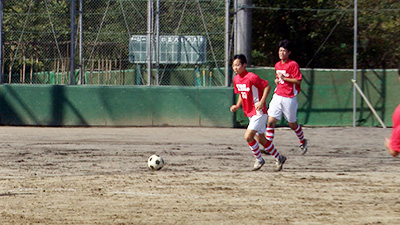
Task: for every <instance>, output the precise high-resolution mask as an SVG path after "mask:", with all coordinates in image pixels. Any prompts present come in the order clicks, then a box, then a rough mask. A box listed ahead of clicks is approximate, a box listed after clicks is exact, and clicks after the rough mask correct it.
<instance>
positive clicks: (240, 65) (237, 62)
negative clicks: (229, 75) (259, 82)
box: [232, 54, 247, 74]
mask: <svg viewBox="0 0 400 225" xmlns="http://www.w3.org/2000/svg"><path fill="white" fill-rule="evenodd" d="M246 65H247V59H246V56H245V55H243V54H239V55H235V56H233V59H232V69H233V71H234V72H235V73H236V74H241V73H243V72H244V71H245V70H246Z"/></svg>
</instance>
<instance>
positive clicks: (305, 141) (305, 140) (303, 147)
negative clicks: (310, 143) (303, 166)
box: [299, 139, 307, 155]
mask: <svg viewBox="0 0 400 225" xmlns="http://www.w3.org/2000/svg"><path fill="white" fill-rule="evenodd" d="M299 148H300V151H301V154H302V155H304V154H306V152H307V139H304V143H303V144H301V145H300V146H299Z"/></svg>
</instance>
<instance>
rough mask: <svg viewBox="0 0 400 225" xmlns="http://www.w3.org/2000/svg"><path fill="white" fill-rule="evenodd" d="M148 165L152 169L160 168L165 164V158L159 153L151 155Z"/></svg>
mask: <svg viewBox="0 0 400 225" xmlns="http://www.w3.org/2000/svg"><path fill="white" fill-rule="evenodd" d="M147 166H148V167H149V168H150V169H152V170H160V169H161V168H162V167H163V166H164V159H163V158H161V157H160V156H159V155H151V156H150V157H149V159H148V160H147Z"/></svg>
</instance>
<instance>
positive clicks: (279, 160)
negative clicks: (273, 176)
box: [257, 134, 286, 171]
mask: <svg viewBox="0 0 400 225" xmlns="http://www.w3.org/2000/svg"><path fill="white" fill-rule="evenodd" d="M257 140H258V142H259V143H260V144H262V145H263V146H264V150H265V151H266V152H268V153H269V155H271V156H273V157H274V158H275V164H276V168H275V170H276V171H280V170H282V167H283V164H284V163H285V162H286V157H285V156H284V155H281V154H279V151H278V149H276V148H275V145H274V143H273V142H272V141H269V140H267V138H266V137H265V135H264V134H258V136H257Z"/></svg>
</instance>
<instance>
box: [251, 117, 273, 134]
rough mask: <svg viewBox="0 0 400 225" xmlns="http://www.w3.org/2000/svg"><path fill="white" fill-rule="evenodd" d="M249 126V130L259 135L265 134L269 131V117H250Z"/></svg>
mask: <svg viewBox="0 0 400 225" xmlns="http://www.w3.org/2000/svg"><path fill="white" fill-rule="evenodd" d="M249 121H250V122H249V126H247V129H249V130H255V131H257V134H265V130H266V129H267V127H266V124H267V121H268V115H267V114H262V115H254V116H252V117H249Z"/></svg>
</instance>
